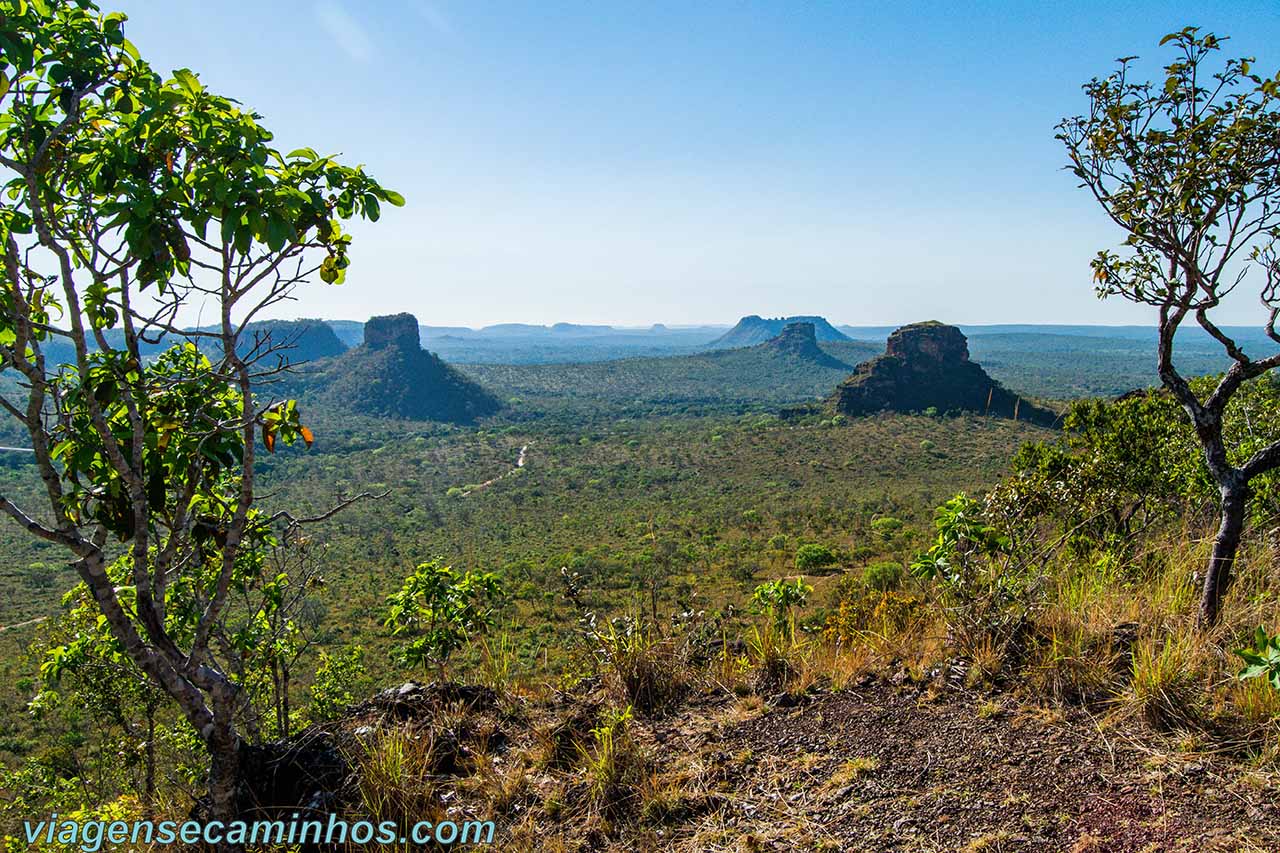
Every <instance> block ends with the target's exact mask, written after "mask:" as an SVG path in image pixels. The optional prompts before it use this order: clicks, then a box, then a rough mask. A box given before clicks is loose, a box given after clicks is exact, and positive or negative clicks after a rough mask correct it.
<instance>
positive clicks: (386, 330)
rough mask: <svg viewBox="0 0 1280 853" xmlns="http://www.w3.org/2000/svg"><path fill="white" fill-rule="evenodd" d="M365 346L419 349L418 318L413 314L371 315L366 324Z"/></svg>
mask: <svg viewBox="0 0 1280 853" xmlns="http://www.w3.org/2000/svg"><path fill="white" fill-rule="evenodd" d="M364 346H365V348H366V349H370V350H379V349H387V348H388V347H397V348H399V349H404V350H410V351H412V350H416V349H419V348H420V347H421V344H420V343H419V340H418V318H416V317H414V316H413V315H412V314H388V315H385V316H382V317H370V318H369V322H367V323H365V324H364Z"/></svg>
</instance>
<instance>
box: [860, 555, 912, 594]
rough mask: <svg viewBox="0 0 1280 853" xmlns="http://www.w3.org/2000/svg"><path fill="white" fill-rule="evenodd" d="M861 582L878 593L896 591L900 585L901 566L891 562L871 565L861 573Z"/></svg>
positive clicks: (886, 561)
mask: <svg viewBox="0 0 1280 853" xmlns="http://www.w3.org/2000/svg"><path fill="white" fill-rule="evenodd" d="M862 582H863V583H865V584H866V585H867V586H868V587H870V588H871V589H874V590H876V591H878V592H888V591H889V590H891V589H897V588H898V584H900V583H902V564H901V563H895V562H893V561H891V560H882V561H880V562H878V563H872V564H871V565H869V566H867V568H866V569H865V570H864V571H863V573H862Z"/></svg>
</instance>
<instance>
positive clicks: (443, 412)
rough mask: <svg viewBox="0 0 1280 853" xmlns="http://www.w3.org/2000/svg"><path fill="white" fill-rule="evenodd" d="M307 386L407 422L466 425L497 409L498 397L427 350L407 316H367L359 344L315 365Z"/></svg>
mask: <svg viewBox="0 0 1280 853" xmlns="http://www.w3.org/2000/svg"><path fill="white" fill-rule="evenodd" d="M318 368H319V369H318V371H317V372H316V373H314V374H313V375H312V378H311V379H310V380H309V385H310V387H311V388H312V389H314V391H315V393H316V395H317V396H319V397H321V398H323V399H326V400H327V401H329V402H331V403H333V404H334V405H336V406H338V407H340V408H343V409H346V410H348V411H352V412H357V413H359V414H366V415H378V416H382V417H394V418H406V419H410V420H431V421H448V422H451V423H471V422H473V421H475V420H476V419H477V418H482V417H485V416H487V415H491V414H493V413H494V412H496V411H498V409H499V408H500V404H499V403H498V400H497V399H496V398H495V397H494V396H493V395H492V394H490V393H489V392H488V391H486V390H485V389H484V388H482V387H481V386H480V385H478V384H477V383H475V382H473V381H472V380H471V379H469V378H467V377H466V376H464V375H462V374H461V373H459V372H458V371H457V370H455V369H454V368H452V367H450V366H449V365H447V364H445V363H444V362H443V361H442V360H441V359H440V358H439V357H438V356H436V355H434V354H432V353H429V352H427V351H426V350H424V349H423V348H422V346H421V345H420V344H419V342H418V321H417V319H416V318H415V317H414V316H413V315H412V314H393V315H390V316H385V317H371V318H370V319H369V322H367V323H365V326H364V343H363V344H361V345H360V346H358V347H356V348H354V349H352V350H349V351H348V352H347V353H345V354H344V355H342V356H340V357H338V358H335V359H330V360H329V361H327V362H325V363H323V364H321V365H318Z"/></svg>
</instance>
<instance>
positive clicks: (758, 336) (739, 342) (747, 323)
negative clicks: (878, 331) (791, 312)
mask: <svg viewBox="0 0 1280 853" xmlns="http://www.w3.org/2000/svg"><path fill="white" fill-rule="evenodd" d="M792 323H809V324H811V325H812V326H813V328H814V336H815V337H816V338H817V339H818V340H820V341H847V340H849V336H848V335H846V334H845V333H844V332H841V331H839V330H838V329H836V327H835V326H833V325H831V324H830V323H828V322H827V321H826V319H824V318H822V317H772V318H768V319H766V318H764V317H760V316H758V315H756V314H752V315H751V316H749V317H743V318H742V319H741V320H739V321H738V324H737V325H736V326H734V327H733V328H732V329H730V330H729V331H727V332H725V333H724V334H723V335H721V336H720V337H718V338H716V339H715V340H714V341H712V342H711V344H710V345H709V346H710V348H711V349H734V348H736V347H751V346H755V345H756V344H763V343H766V342H768V341H769V340H770V339H771V338H775V337H777V336H778V335H779V334H781V333H782V330H783V329H785V328H786V327H787V326H789V325H791V324H792Z"/></svg>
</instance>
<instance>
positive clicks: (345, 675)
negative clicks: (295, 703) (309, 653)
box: [306, 646, 368, 723]
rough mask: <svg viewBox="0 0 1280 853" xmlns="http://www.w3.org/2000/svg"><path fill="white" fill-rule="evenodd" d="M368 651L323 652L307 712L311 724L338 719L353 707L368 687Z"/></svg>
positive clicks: (354, 649) (359, 649)
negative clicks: (365, 664)
mask: <svg viewBox="0 0 1280 853" xmlns="http://www.w3.org/2000/svg"><path fill="white" fill-rule="evenodd" d="M367 682H368V677H367V675H366V673H365V668H364V648H363V647H362V646H352V647H351V648H349V649H347V650H346V651H345V652H339V653H337V654H333V655H331V654H329V653H328V652H327V651H324V650H323V649H322V650H321V651H320V663H319V664H318V665H317V666H316V676H315V681H313V682H312V684H311V704H310V706H308V708H307V710H306V718H307V721H308V722H312V723H321V722H326V721H328V720H336V719H337V718H338V717H339V716H341V715H342V713H343V712H344V711H346V709H347V708H348V707H350V706H351V705H352V704H353V703H354V702H355V701H356V698H357V697H358V696H359V695H360V691H361V690H362V689H363V688H364V687H365V686H367Z"/></svg>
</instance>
